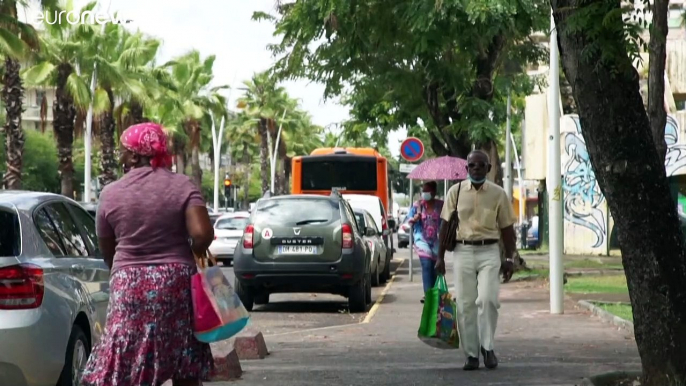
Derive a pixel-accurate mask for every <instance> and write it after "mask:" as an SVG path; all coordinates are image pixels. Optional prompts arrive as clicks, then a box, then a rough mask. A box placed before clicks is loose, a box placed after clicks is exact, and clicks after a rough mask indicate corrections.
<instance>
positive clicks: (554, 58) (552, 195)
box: [546, 12, 564, 314]
mask: <svg viewBox="0 0 686 386" xmlns="http://www.w3.org/2000/svg"><path fill="white" fill-rule="evenodd" d="M559 60H560V59H559V53H558V47H557V29H556V28H555V19H554V18H553V14H552V12H551V14H550V69H549V79H548V84H549V85H550V86H549V88H548V124H549V126H548V175H547V178H546V187H547V191H548V192H547V193H548V213H549V215H548V219H549V221H548V227H549V235H550V313H552V314H562V313H564V292H563V284H564V283H563V274H564V266H563V265H562V243H563V239H562V225H563V224H562V221H563V217H562V174H561V173H562V172H561V167H560V62H559Z"/></svg>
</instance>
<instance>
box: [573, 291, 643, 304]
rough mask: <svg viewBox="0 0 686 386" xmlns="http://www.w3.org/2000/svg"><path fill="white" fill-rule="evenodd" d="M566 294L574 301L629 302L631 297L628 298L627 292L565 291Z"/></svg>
mask: <svg viewBox="0 0 686 386" xmlns="http://www.w3.org/2000/svg"><path fill="white" fill-rule="evenodd" d="M567 296H569V297H570V298H572V299H574V300H576V301H579V300H587V301H589V302H595V301H600V302H608V303H631V299H629V294H607V293H599V294H575V293H567Z"/></svg>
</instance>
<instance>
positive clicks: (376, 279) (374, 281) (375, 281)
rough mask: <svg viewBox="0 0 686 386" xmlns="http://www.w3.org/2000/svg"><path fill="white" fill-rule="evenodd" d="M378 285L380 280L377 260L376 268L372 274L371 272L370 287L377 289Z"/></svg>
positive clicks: (377, 261)
mask: <svg viewBox="0 0 686 386" xmlns="http://www.w3.org/2000/svg"><path fill="white" fill-rule="evenodd" d="M379 284H381V278H380V275H379V260H378V259H377V260H376V267H375V268H374V272H372V283H371V285H372V287H378V286H379Z"/></svg>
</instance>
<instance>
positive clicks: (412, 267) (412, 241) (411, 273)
mask: <svg viewBox="0 0 686 386" xmlns="http://www.w3.org/2000/svg"><path fill="white" fill-rule="evenodd" d="M408 181H410V208H412V206H413V205H414V199H413V197H414V194H413V190H414V184H413V183H412V182H413V181H412V180H409V179H408ZM413 245H414V224H412V225H410V245H409V248H410V281H412V280H413V279H412V277H413V275H414V262H413V260H414V248H412V246H413Z"/></svg>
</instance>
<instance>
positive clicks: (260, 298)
mask: <svg viewBox="0 0 686 386" xmlns="http://www.w3.org/2000/svg"><path fill="white" fill-rule="evenodd" d="M255 304H257V305H260V306H263V305H265V304H269V293H263V294H259V295H255Z"/></svg>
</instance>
